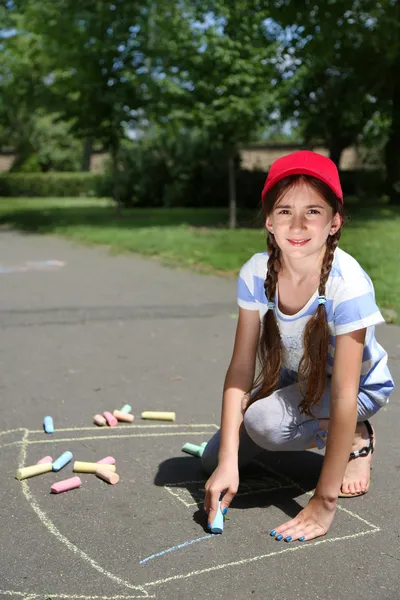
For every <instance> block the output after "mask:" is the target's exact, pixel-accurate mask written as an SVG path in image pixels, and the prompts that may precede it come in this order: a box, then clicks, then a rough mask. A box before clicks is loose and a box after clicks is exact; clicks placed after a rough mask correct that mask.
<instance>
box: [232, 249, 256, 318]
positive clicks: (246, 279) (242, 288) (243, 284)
mask: <svg viewBox="0 0 400 600" xmlns="http://www.w3.org/2000/svg"><path fill="white" fill-rule="evenodd" d="M255 292H256V291H255V273H254V260H253V259H252V258H251V259H250V260H248V261H247V262H246V263H245V264H244V265H243V267H242V268H241V269H240V273H239V277H238V284H237V303H238V305H239V306H240V308H246V309H247V310H259V303H258V302H257V300H256V296H255Z"/></svg>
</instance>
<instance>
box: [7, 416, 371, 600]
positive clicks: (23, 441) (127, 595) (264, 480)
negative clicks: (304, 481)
mask: <svg viewBox="0 0 400 600" xmlns="http://www.w3.org/2000/svg"><path fill="white" fill-rule="evenodd" d="M166 429H171V431H166ZM182 429H183V431H180V430H182ZM216 429H218V426H217V425H215V424H193V423H192V424H182V425H179V424H173V425H172V424H168V425H165V424H160V425H153V424H151V425H147V424H146V425H142V424H133V425H129V426H120V427H113V428H112V430H111V429H107V430H104V429H103V428H98V427H77V428H65V429H59V430H57V433H61V434H62V437H60V438H58V439H49V438H46V440H43V439H36V438H37V437H38V436H40V437H42V436H43V430H28V429H26V428H22V427H21V428H18V429H13V430H8V431H1V432H0V449H1V448H5V447H7V446H13V445H15V446H17V447H19V448H20V455H19V461H18V467H19V468H21V467H24V466H26V464H27V453H28V448H29V447H30V446H34V445H37V444H41V443H44V442H46V443H51V444H58V443H59V444H61V443H63V442H67V441H68V442H73V441H76V442H80V441H83V440H92V441H96V442H101V441H106V440H108V439H115V438H120V439H124V438H134V437H138V438H141V437H149V438H151V437H152V438H163V437H167V436H177V437H178V438H179V437H181V436H190V435H194V436H209V435H210V433H212V431H213V430H216ZM128 431H129V433H128ZM74 433H75V436H74V435H73V434H74ZM64 434H67V435H66V437H64ZM87 434H91V435H87ZM16 435H18V437H19V438H20V439H17V440H13V441H8V440H9V438H10V436H11V437H12V438H13V437H15V436H16ZM206 439H207V438H206ZM163 458H165V455H164V456H163ZM255 462H257V461H255ZM259 466H260V467H262V468H263V469H264V470H265V472H266V473H265V476H261V477H260V479H259V481H258V486H255V488H254V489H253V490H251V486H252V483H253V484H254V483H255V482H254V481H253V482H252V480H248V481H247V482H245V483H244V484H243V486H242V489H239V490H238V494H242V495H244V494H249V493H254V492H255V493H257V492H261V491H263V492H273V491H276V490H277V489H284V488H290V487H297V488H298V489H299V491H300V492H302V493H305V494H307V495H312V492H306V491H305V490H303V489H302V488H301V486H299V484H298V483H297V482H295V481H293V480H291V479H290V478H288V477H287V476H286V475H282V474H281V473H277V472H275V471H274V470H273V469H271V468H270V467H268V469H267V468H266V467H265V465H263V463H259ZM204 483H205V480H202V481H200V480H195V481H187V482H181V483H180V484H177V483H169V484H168V485H164V486H163V487H164V489H165V491H166V492H167V493H169V494H171V495H172V496H175V497H176V498H177V501H178V503H179V504H183V505H184V506H186V507H187V506H189V507H190V506H192V505H194V504H200V503H201V501H202V500H201V497H200V494H203V493H204V492H203V488H204ZM19 484H20V485H21V490H22V494H23V496H24V498H25V500H26V501H27V502H28V504H29V505H30V507H31V509H32V510H33V512H34V513H35V514H36V516H37V517H38V519H39V521H40V522H41V524H42V525H43V526H44V528H45V529H46V531H47V532H48V533H49V534H51V535H53V536H55V538H56V539H57V540H58V541H59V542H60V543H61V544H63V545H64V547H65V548H67V549H68V550H69V551H70V552H72V554H73V555H75V557H78V558H80V559H81V560H82V561H83V562H84V563H85V564H86V565H87V566H89V567H91V568H92V569H94V570H96V571H97V572H98V574H99V575H101V576H102V577H104V578H106V579H108V580H110V581H112V582H113V583H114V584H115V585H116V587H118V588H120V589H121V588H124V589H123V590H122V589H121V591H120V592H118V593H116V594H115V595H102V594H101V593H100V594H97V595H96V594H94V595H84V596H83V595H81V594H63V593H57V591H56V590H53V591H48V592H47V591H46V595H45V597H46V596H48V597H51V598H52V599H54V600H55V599H56V598H60V599H65V600H79V599H83V598H85V599H87V600H131V599H136V598H138V599H139V598H155V597H156V596H155V595H150V592H152V593H153V594H154V592H155V591H156V588H157V587H159V586H164V585H166V584H168V583H170V582H173V581H174V582H177V581H179V580H185V579H188V578H191V577H197V576H200V575H204V574H208V573H210V572H213V571H218V570H222V569H230V568H237V567H240V566H244V565H247V564H250V563H253V562H257V561H263V560H266V559H268V558H272V557H274V556H277V555H279V554H284V553H286V552H300V551H301V552H304V551H306V550H307V549H310V548H312V547H313V546H319V545H321V544H326V543H334V542H344V541H346V540H351V539H354V538H358V537H361V536H365V535H369V534H372V533H377V532H379V531H380V528H379V527H377V526H376V525H374V524H372V523H370V522H368V521H367V520H365V519H364V518H362V517H361V516H360V515H358V514H357V513H355V512H353V511H350V510H348V509H346V508H344V507H343V506H340V505H338V510H339V511H342V512H344V513H346V514H347V515H348V516H350V517H351V518H353V519H355V520H357V521H358V522H360V523H362V524H363V530H362V531H358V532H357V533H352V534H349V535H344V536H339V537H334V538H328V539H322V540H321V539H319V538H318V539H317V540H316V541H315V542H314V541H311V542H308V543H307V544H304V545H300V544H299V545H296V546H295V545H293V546H289V545H288V547H286V548H284V549H283V550H277V551H273V552H267V553H263V554H258V555H256V556H250V557H248V558H244V559H239V560H235V561H228V562H221V563H219V564H215V563H213V564H212V565H211V566H209V567H205V568H197V569H196V570H192V571H190V572H185V573H177V574H173V575H170V576H166V577H164V578H161V579H155V580H153V581H147V582H145V583H140V584H135V583H134V582H132V581H129V580H127V579H126V578H122V577H119V576H118V575H115V574H114V573H112V572H111V571H109V570H108V569H107V568H106V567H105V566H103V565H100V564H99V563H98V562H97V561H96V560H95V559H93V558H92V557H91V556H89V554H88V553H87V552H85V551H84V550H82V549H81V548H80V547H79V546H78V545H76V544H75V543H73V542H71V540H70V539H68V538H67V536H66V535H64V534H63V533H62V532H61V531H60V530H59V529H58V528H57V526H56V525H55V524H54V522H53V521H52V520H51V519H50V517H49V516H48V514H46V512H45V511H44V510H43V509H42V508H41V507H40V505H39V503H38V501H37V500H36V498H35V497H34V495H33V493H32V491H31V489H30V487H29V479H27V480H22V481H20V482H19ZM179 485H185V486H189V487H188V488H187V487H185V488H180V487H179ZM191 485H192V487H190V486H191ZM257 487H258V489H257ZM182 489H185V492H182ZM188 490H189V491H188ZM186 492H187V494H186ZM189 499H191V500H189ZM193 500H195V501H193ZM365 526H366V527H367V528H365ZM209 537H211V536H209V535H208V536H203V537H201V538H195V539H194V540H187V541H185V542H183V543H182V544H178V545H176V546H173V547H171V548H167V549H165V548H164V549H163V550H161V551H160V552H156V553H154V554H153V555H151V556H148V557H146V558H145V559H142V561H141V562H142V564H146V563H148V564H146V567H143V568H146V569H149V568H151V564H153V562H154V563H157V562H158V560H156V561H153V559H155V558H157V559H158V557H161V556H165V555H169V554H168V553H169V552H172V551H175V550H179V549H180V548H183V547H185V548H186V547H187V546H189V545H190V546H192V544H193V545H196V546H197V544H195V542H196V541H201V540H206V539H208V538H209ZM222 537H223V536H218V538H219V539H221V538H222ZM225 538H227V536H226V535H225ZM212 541H213V540H210V542H211V543H212ZM210 542H208V543H210ZM228 543H229V541H228ZM221 556H223V552H221ZM148 561H152V562H148ZM99 586H100V589H101V583H100V584H99ZM160 591H161V590H160ZM0 597H15V598H23V600H36V599H37V600H42V598H43V592H40V591H26V592H21V591H17V590H15V591H14V590H0ZM161 597H162V596H160V598H161Z"/></svg>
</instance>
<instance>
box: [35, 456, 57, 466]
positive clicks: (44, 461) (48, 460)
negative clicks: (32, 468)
mask: <svg viewBox="0 0 400 600" xmlns="http://www.w3.org/2000/svg"><path fill="white" fill-rule="evenodd" d="M46 462H51V463H52V462H54V461H53V459H52V458H51V456H45V457H44V458H41V459H40V460H38V461H37V463H36V464H37V465H42V464H43V463H46Z"/></svg>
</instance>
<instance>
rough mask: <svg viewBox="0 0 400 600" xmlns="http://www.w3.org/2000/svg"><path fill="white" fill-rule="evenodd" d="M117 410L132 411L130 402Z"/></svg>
mask: <svg viewBox="0 0 400 600" xmlns="http://www.w3.org/2000/svg"><path fill="white" fill-rule="evenodd" d="M119 412H123V413H130V412H132V406H131V405H130V404H124V405H123V407H122V408H121V410H120V411H119Z"/></svg>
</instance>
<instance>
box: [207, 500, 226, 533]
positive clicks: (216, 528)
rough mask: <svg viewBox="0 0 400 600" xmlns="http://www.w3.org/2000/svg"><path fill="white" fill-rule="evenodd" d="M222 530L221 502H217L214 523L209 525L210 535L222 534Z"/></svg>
mask: <svg viewBox="0 0 400 600" xmlns="http://www.w3.org/2000/svg"><path fill="white" fill-rule="evenodd" d="M223 530H224V515H223V514H222V510H221V502H218V509H217V514H216V515H215V518H214V521H213V522H212V523H211V527H210V531H211V533H222V532H223Z"/></svg>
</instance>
